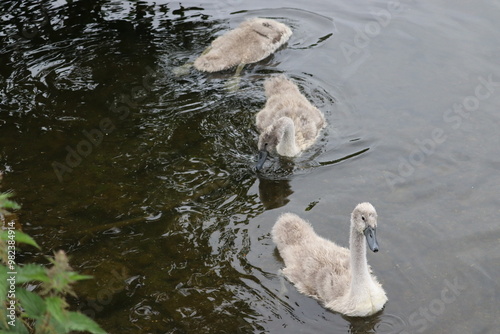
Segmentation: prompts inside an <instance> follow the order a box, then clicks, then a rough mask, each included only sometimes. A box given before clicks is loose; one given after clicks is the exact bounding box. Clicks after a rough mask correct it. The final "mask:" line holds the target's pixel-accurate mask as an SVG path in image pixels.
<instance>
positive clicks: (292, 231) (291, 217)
mask: <svg viewBox="0 0 500 334" xmlns="http://www.w3.org/2000/svg"><path fill="white" fill-rule="evenodd" d="M271 235H272V237H273V242H274V243H275V244H276V245H277V246H278V250H279V251H280V252H281V250H282V249H284V248H285V247H286V246H291V245H297V244H300V243H303V242H307V240H310V237H311V236H314V235H315V233H314V230H313V228H312V226H311V225H310V224H309V223H308V222H306V221H305V220H303V219H302V218H300V217H299V216H297V215H296V214H293V213H284V214H282V215H281V216H280V217H279V218H278V220H277V221H276V224H274V227H273V229H272V231H271Z"/></svg>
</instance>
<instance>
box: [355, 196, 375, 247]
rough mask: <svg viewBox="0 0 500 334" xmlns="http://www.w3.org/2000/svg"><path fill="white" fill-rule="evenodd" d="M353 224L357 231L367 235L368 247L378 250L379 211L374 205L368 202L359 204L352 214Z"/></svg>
mask: <svg viewBox="0 0 500 334" xmlns="http://www.w3.org/2000/svg"><path fill="white" fill-rule="evenodd" d="M351 224H352V226H353V228H354V231H355V232H357V233H359V234H364V235H365V237H366V241H367V243H368V247H370V249H371V250H372V251H373V252H375V253H376V252H378V242H377V235H376V231H377V211H375V208H374V207H373V205H371V204H370V203H368V202H365V203H360V204H358V205H357V206H356V208H354V211H353V212H352V214H351Z"/></svg>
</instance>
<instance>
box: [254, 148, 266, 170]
mask: <svg viewBox="0 0 500 334" xmlns="http://www.w3.org/2000/svg"><path fill="white" fill-rule="evenodd" d="M268 155H269V152H267V150H266V149H263V150H260V151H259V157H258V159H257V164H256V165H255V169H256V170H257V171H260V170H261V169H262V166H264V163H265V162H266V159H267V156H268Z"/></svg>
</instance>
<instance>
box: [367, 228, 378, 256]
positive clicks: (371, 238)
mask: <svg viewBox="0 0 500 334" xmlns="http://www.w3.org/2000/svg"><path fill="white" fill-rule="evenodd" d="M376 232H377V230H376V229H375V228H374V227H370V226H368V227H367V228H366V229H365V231H364V234H365V237H366V242H368V247H370V249H371V250H372V251H373V252H375V253H376V252H378V242H377V233H376Z"/></svg>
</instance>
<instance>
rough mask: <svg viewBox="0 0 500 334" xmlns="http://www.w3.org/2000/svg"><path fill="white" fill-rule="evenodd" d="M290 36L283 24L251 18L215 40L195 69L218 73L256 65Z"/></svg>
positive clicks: (290, 32) (199, 58)
mask: <svg viewBox="0 0 500 334" xmlns="http://www.w3.org/2000/svg"><path fill="white" fill-rule="evenodd" d="M291 35H292V30H291V29H290V28H289V27H288V26H287V25H285V24H283V23H280V22H278V21H275V20H271V19H262V18H253V19H248V20H246V21H244V22H243V23H241V24H240V25H239V26H238V27H237V28H236V29H234V30H231V31H229V32H227V33H226V34H224V35H222V36H219V37H217V38H216V39H215V40H214V41H213V42H212V44H211V45H210V46H209V47H208V49H207V50H205V52H203V54H202V55H201V56H200V57H198V58H197V59H196V60H195V61H194V67H195V68H196V69H198V70H199V71H203V72H217V71H222V70H225V69H229V68H231V67H234V66H238V69H237V72H236V74H237V75H238V74H239V72H240V71H241V70H242V68H243V66H244V65H245V64H250V63H255V62H258V61H260V60H262V59H264V58H266V57H268V56H269V55H270V54H272V53H273V52H274V51H276V50H277V49H278V48H279V47H280V46H281V45H283V44H284V43H285V42H286V41H287V40H288V39H289V38H290V36H291Z"/></svg>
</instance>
